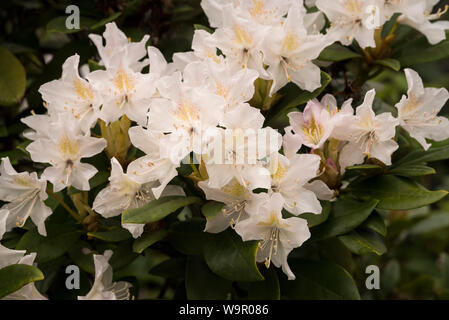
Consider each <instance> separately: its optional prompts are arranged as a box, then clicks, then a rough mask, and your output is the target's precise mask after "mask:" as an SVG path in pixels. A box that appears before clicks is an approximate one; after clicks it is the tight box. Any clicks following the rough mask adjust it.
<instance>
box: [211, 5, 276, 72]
mask: <svg viewBox="0 0 449 320" xmlns="http://www.w3.org/2000/svg"><path fill="white" fill-rule="evenodd" d="M222 14H223V27H222V28H219V29H217V30H216V31H215V32H214V34H213V37H214V38H213V41H214V43H215V45H216V47H217V48H218V49H220V50H221V51H222V52H223V54H224V55H225V56H226V59H229V60H230V61H231V62H233V63H236V64H239V65H241V66H242V67H243V68H246V67H248V68H251V69H254V70H256V71H257V72H259V74H260V75H266V72H265V70H264V68H263V64H262V53H261V51H260V45H261V43H262V41H263V38H264V36H265V34H266V28H268V27H265V26H262V25H260V24H258V23H256V22H255V21H253V20H247V19H245V18H243V17H241V16H239V15H237V14H236V9H235V8H233V7H232V6H231V5H227V6H226V7H223V9H222Z"/></svg>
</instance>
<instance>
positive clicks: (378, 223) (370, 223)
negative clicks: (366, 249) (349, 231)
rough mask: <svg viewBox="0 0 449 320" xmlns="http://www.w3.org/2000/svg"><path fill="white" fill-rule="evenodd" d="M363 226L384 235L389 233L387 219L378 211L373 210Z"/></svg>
mask: <svg viewBox="0 0 449 320" xmlns="http://www.w3.org/2000/svg"><path fill="white" fill-rule="evenodd" d="M362 227H364V228H367V229H370V230H373V231H376V232H377V233H379V234H380V235H382V236H384V237H385V236H386V235H387V226H386V225H385V221H384V219H382V217H381V216H380V215H379V214H378V213H377V212H373V213H372V214H371V215H370V216H369V217H368V219H366V221H365V222H364V223H363V224H362Z"/></svg>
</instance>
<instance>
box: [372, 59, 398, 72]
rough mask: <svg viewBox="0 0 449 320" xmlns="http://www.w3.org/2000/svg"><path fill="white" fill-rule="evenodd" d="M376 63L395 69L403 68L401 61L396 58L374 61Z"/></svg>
mask: <svg viewBox="0 0 449 320" xmlns="http://www.w3.org/2000/svg"><path fill="white" fill-rule="evenodd" d="M374 63H375V64H378V65H381V66H384V67H387V68H390V69H392V70H394V71H399V70H401V63H400V62H399V61H398V60H396V59H391V58H389V59H383V60H376V61H374Z"/></svg>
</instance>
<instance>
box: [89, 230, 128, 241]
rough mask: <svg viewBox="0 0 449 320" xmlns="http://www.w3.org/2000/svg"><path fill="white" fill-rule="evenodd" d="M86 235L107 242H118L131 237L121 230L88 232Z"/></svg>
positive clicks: (126, 231)
mask: <svg viewBox="0 0 449 320" xmlns="http://www.w3.org/2000/svg"><path fill="white" fill-rule="evenodd" d="M87 235H88V236H91V237H93V238H96V239H99V240H103V241H107V242H120V241H125V240H128V239H130V238H131V237H132V236H131V233H129V231H128V230H126V229H122V228H116V229H114V230H111V231H100V232H88V233H87Z"/></svg>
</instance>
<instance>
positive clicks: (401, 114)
mask: <svg viewBox="0 0 449 320" xmlns="http://www.w3.org/2000/svg"><path fill="white" fill-rule="evenodd" d="M404 71H405V75H406V77H407V83H408V92H407V95H408V96H405V95H404V96H403V97H402V99H401V101H399V102H398V103H397V104H396V108H397V109H398V118H399V121H400V125H401V126H402V127H403V128H404V129H405V130H407V132H408V133H409V134H410V136H411V137H412V138H415V139H416V140H417V141H418V142H419V143H420V144H421V145H422V146H423V148H424V149H425V150H427V149H429V147H430V146H431V144H430V143H427V142H426V138H428V139H432V140H435V141H442V140H445V139H447V138H449V120H448V119H447V118H446V117H439V116H438V113H439V112H440V110H441V108H442V107H443V106H444V105H445V103H446V102H447V101H448V99H449V92H448V91H447V89H446V88H440V89H437V88H424V85H423V82H422V79H421V78H420V76H419V75H418V73H417V72H416V71H414V70H412V69H405V70H404Z"/></svg>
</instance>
